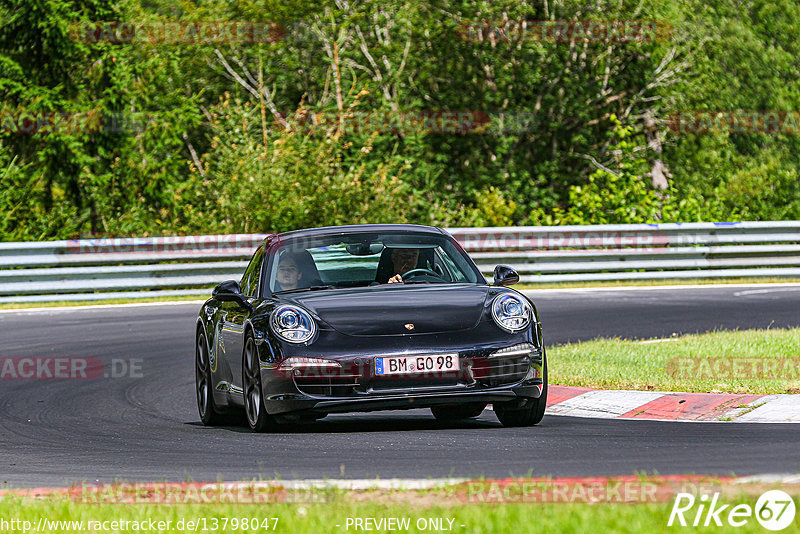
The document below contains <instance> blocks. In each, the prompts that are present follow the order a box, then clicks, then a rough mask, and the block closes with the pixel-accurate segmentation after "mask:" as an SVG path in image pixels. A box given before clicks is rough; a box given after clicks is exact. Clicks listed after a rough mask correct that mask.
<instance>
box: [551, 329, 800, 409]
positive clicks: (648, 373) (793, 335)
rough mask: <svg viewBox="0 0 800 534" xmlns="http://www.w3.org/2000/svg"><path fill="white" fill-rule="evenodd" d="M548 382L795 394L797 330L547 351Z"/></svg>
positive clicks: (799, 359)
mask: <svg viewBox="0 0 800 534" xmlns="http://www.w3.org/2000/svg"><path fill="white" fill-rule="evenodd" d="M547 357H548V367H549V370H550V382H551V383H553V384H559V385H564V386H583V387H591V388H598V389H635V390H647V391H653V390H660V391H682V392H689V393H691V392H711V393H751V394H772V393H800V329H798V328H793V329H786V330H782V329H769V330H737V331H717V332H709V333H705V334H697V335H688V336H681V337H674V338H669V339H667V340H645V341H633V340H625V339H618V338H617V339H597V340H592V341H586V342H582V343H573V344H566V345H559V346H555V347H552V348H550V349H549V350H548V354H547Z"/></svg>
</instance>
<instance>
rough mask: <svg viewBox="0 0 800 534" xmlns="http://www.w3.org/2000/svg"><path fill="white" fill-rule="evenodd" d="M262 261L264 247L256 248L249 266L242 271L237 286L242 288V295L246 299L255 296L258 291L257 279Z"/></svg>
mask: <svg viewBox="0 0 800 534" xmlns="http://www.w3.org/2000/svg"><path fill="white" fill-rule="evenodd" d="M263 259H264V247H258V250H256V253H255V254H253V258H252V259H251V260H250V264H249V265H248V266H247V269H245V271H244V276H242V281H241V283H240V284H239V285H240V286H241V287H242V294H243V295H246V296H248V297H253V296H255V293H256V290H257V289H258V278H259V276H260V275H261V261H262V260H263Z"/></svg>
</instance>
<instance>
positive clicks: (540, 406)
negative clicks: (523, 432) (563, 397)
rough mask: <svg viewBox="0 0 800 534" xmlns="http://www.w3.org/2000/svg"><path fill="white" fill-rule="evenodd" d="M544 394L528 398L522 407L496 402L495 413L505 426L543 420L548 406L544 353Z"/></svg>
mask: <svg viewBox="0 0 800 534" xmlns="http://www.w3.org/2000/svg"><path fill="white" fill-rule="evenodd" d="M542 359H543V362H542V395H541V396H540V397H539V398H538V399H528V403H527V405H526V406H523V407H522V408H507V407H504V406H503V405H502V404H495V406H494V413H495V414H497V418H498V419H499V420H500V422H501V423H503V426H509V427H511V426H533V425H537V424H539V423H540V422H541V420H542V418H543V417H544V410H545V408H546V407H547V357H546V356H545V355H542Z"/></svg>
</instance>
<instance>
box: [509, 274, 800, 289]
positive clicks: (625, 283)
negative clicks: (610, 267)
mask: <svg viewBox="0 0 800 534" xmlns="http://www.w3.org/2000/svg"><path fill="white" fill-rule="evenodd" d="M797 283H800V278H780V277H750V278H697V279H691V280H687V279H683V278H675V279H666V280H608V281H597V282H542V283H541V284H532V283H522V284H517V285H515V286H514V289H525V290H527V289H581V288H586V287H608V288H615V287H654V286H695V285H731V284H797Z"/></svg>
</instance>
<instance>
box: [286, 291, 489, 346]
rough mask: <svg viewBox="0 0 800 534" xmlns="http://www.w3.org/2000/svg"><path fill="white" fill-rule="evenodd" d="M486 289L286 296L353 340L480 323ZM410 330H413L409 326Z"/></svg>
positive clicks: (346, 292) (451, 330)
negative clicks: (356, 337)
mask: <svg viewBox="0 0 800 534" xmlns="http://www.w3.org/2000/svg"><path fill="white" fill-rule="evenodd" d="M488 290H489V288H488V287H487V286H475V285H466V284H458V285H433V284H431V285H418V286H416V285H415V286H412V285H400V284H398V285H397V286H395V285H394V284H392V285H383V286H374V287H368V288H355V289H334V290H329V291H315V292H308V293H295V294H291V295H285V296H284V299H285V300H287V301H290V302H294V303H296V304H299V305H300V306H303V307H304V308H306V309H307V310H309V311H310V312H312V313H313V314H315V315H316V316H317V317H318V318H319V319H321V320H322V321H324V322H325V323H327V324H328V325H330V326H331V327H332V328H334V329H335V330H337V331H339V332H341V333H343V334H347V335H351V336H392V335H395V336H397V335H409V334H411V335H413V334H433V333H441V332H454V331H458V330H467V329H469V328H472V327H474V326H475V325H476V324H477V323H478V321H480V318H481V314H482V313H483V308H484V303H485V301H486V294H487V292H488ZM407 325H413V326H412V327H410V328H409V327H408V326H407Z"/></svg>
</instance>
